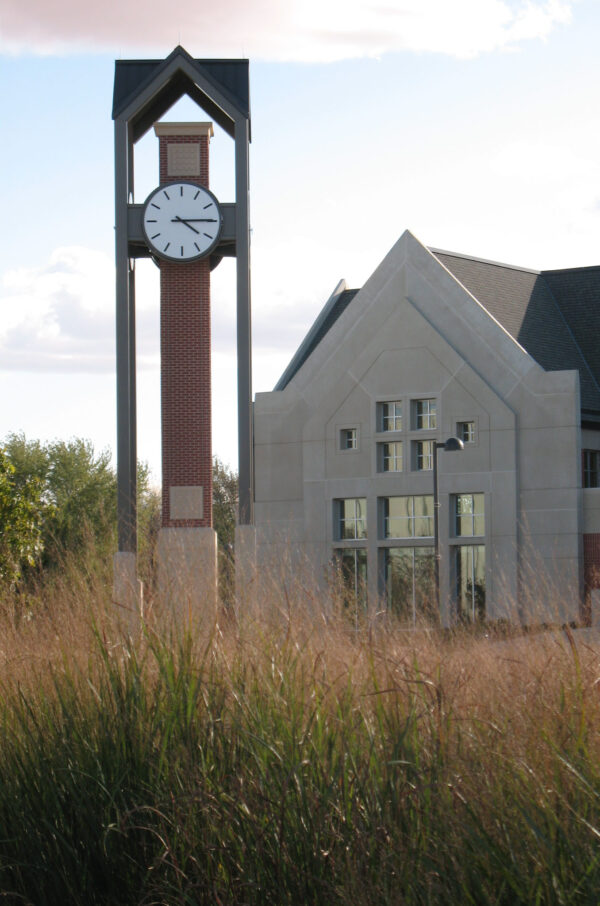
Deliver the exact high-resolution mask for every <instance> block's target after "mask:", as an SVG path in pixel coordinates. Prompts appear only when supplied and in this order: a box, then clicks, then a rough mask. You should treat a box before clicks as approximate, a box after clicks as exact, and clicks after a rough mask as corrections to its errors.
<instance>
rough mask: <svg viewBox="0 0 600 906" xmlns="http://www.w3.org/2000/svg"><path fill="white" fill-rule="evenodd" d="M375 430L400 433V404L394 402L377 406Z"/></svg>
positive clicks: (396, 401)
mask: <svg viewBox="0 0 600 906" xmlns="http://www.w3.org/2000/svg"><path fill="white" fill-rule="evenodd" d="M377 413H378V417H377V430H378V431H402V403H401V402H400V401H399V400H394V401H393V402H390V403H378V404H377Z"/></svg>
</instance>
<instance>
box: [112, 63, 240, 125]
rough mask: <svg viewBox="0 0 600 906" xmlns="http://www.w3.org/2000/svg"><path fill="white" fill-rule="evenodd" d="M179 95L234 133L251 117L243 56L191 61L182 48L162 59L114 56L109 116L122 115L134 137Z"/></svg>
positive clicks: (175, 100)
mask: <svg viewBox="0 0 600 906" xmlns="http://www.w3.org/2000/svg"><path fill="white" fill-rule="evenodd" d="M184 94H187V95H189V96H190V97H191V98H192V100H193V101H195V102H196V103H197V104H198V105H199V106H200V107H202V109H203V110H204V111H205V112H206V113H207V114H208V115H209V116H210V117H211V118H212V119H214V121H215V122H216V123H218V124H219V126H221V127H222V128H223V129H224V130H225V131H226V132H227V133H228V134H229V135H231V136H232V137H233V135H234V129H235V121H236V119H239V118H243V119H247V120H248V121H249V120H250V84H249V61H248V60H195V59H194V58H193V57H191V56H190V55H189V53H188V52H187V51H186V50H185V49H184V48H183V47H181V46H178V47H176V48H175V50H174V51H172V53H170V54H169V56H168V57H167V58H166V59H165V60H117V61H116V62H115V82H114V90H113V109H112V117H113V119H118V118H119V117H123V116H124V117H125V118H126V119H127V121H128V122H129V123H130V124H131V127H132V130H133V140H134V142H136V141H138V139H140V138H141V137H142V136H143V135H145V133H146V132H147V131H148V129H150V128H151V126H152V125H153V124H154V123H155V122H156V121H157V120H159V119H160V118H161V116H163V115H164V114H165V113H166V112H167V110H169V108H170V107H172V106H173V104H175V103H176V102H177V101H178V100H179V98H181V97H182V96H183V95H184Z"/></svg>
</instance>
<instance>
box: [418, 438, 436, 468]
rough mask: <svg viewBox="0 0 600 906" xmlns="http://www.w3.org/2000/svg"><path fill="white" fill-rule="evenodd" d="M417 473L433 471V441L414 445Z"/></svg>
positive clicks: (424, 441) (421, 441) (419, 442)
mask: <svg viewBox="0 0 600 906" xmlns="http://www.w3.org/2000/svg"><path fill="white" fill-rule="evenodd" d="M415 465H416V467H417V471H419V472H428V471H430V470H431V469H433V441H432V440H419V441H417V443H416V463H415Z"/></svg>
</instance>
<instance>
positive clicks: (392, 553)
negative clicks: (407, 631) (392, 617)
mask: <svg viewBox="0 0 600 906" xmlns="http://www.w3.org/2000/svg"><path fill="white" fill-rule="evenodd" d="M384 558H385V560H384V563H385V589H386V597H387V606H388V609H389V610H390V611H391V612H392V613H394V614H396V616H397V617H398V618H399V619H400V621H401V622H402V623H404V624H405V625H409V626H414V625H416V623H417V622H419V621H420V620H423V621H424V622H427V623H432V622H437V620H438V606H437V601H436V596H435V557H434V551H433V548H430V547H390V548H387V550H386V551H385V552H384Z"/></svg>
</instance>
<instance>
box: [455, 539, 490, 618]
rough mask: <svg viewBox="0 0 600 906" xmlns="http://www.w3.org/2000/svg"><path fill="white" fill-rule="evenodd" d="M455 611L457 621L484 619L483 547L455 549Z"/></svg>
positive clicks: (480, 545) (465, 546) (469, 546)
mask: <svg viewBox="0 0 600 906" xmlns="http://www.w3.org/2000/svg"><path fill="white" fill-rule="evenodd" d="M454 550H455V569H456V609H457V616H458V618H459V620H464V621H467V622H475V621H476V620H483V619H485V547H484V546H483V545H482V544H478V545H474V546H471V545H467V544H465V545H463V546H461V547H456V548H455V549H454Z"/></svg>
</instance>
